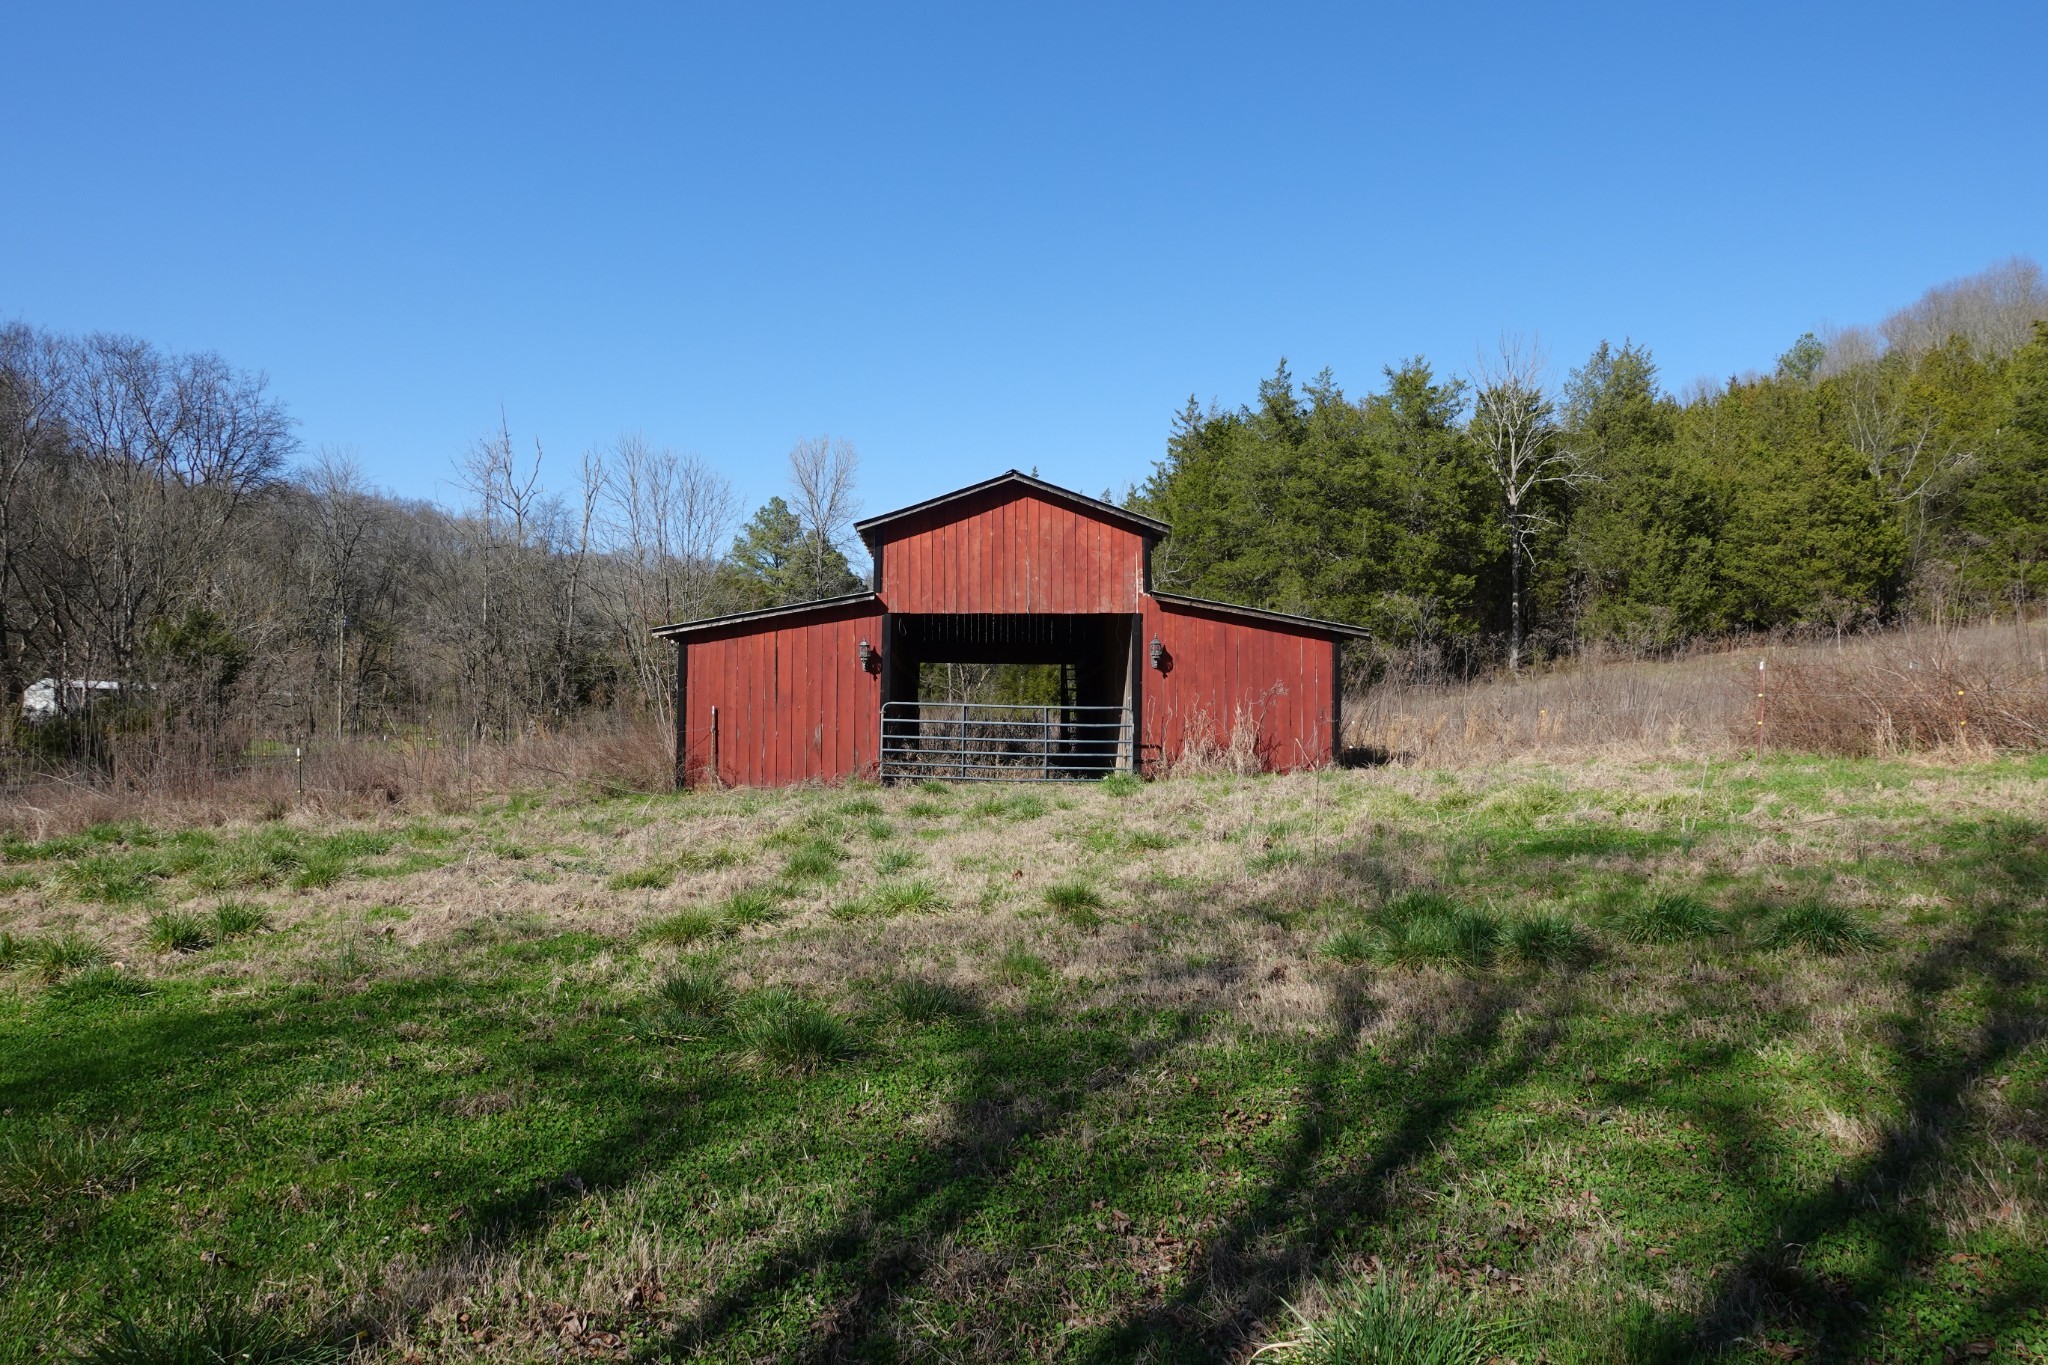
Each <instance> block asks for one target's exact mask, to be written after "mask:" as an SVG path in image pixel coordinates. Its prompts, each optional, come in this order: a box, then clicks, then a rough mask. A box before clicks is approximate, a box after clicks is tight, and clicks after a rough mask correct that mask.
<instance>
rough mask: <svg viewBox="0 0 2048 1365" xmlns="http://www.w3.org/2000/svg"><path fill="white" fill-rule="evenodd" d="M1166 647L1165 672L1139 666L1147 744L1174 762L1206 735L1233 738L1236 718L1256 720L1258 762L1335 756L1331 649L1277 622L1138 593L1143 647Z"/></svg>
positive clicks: (1149, 751) (1298, 764)
mask: <svg viewBox="0 0 2048 1365" xmlns="http://www.w3.org/2000/svg"><path fill="white" fill-rule="evenodd" d="M1155 637H1156V638H1157V639H1158V640H1159V642H1160V643H1161V644H1162V645H1164V646H1165V647H1166V652H1167V654H1168V655H1169V656H1170V658H1171V660H1172V667H1171V668H1170V669H1169V670H1166V671H1161V670H1159V669H1155V668H1152V667H1150V660H1149V658H1148V660H1147V667H1146V668H1145V671H1144V679H1143V687H1144V700H1143V707H1144V716H1143V726H1144V732H1145V733H1144V744H1145V753H1146V755H1147V756H1148V757H1152V756H1156V757H1158V758H1160V759H1164V760H1165V761H1166V762H1168V763H1171V762H1172V761H1173V760H1174V759H1176V758H1178V757H1180V755H1181V753H1182V751H1183V749H1184V748H1185V746H1186V745H1188V744H1189V743H1190V742H1198V741H1199V740H1200V739H1201V738H1203V737H1204V736H1205V735H1206V737H1208V738H1210V739H1213V740H1214V741H1215V742H1216V743H1217V744H1219V745H1227V744H1228V743H1229V742H1230V733H1231V729H1232V727H1233V726H1234V725H1235V724H1237V723H1238V718H1239V717H1240V716H1242V717H1244V718H1245V719H1246V720H1248V721H1250V722H1251V723H1252V724H1253V725H1255V727H1256V730H1257V735H1258V751H1259V757H1260V759H1261V761H1262V764H1263V766H1265V767H1266V768H1269V769H1272V770H1274V771H1279V772H1286V771H1288V770H1290V769H1294V768H1304V767H1312V766H1314V765H1316V764H1319V763H1328V762H1331V761H1332V760H1334V759H1335V758H1336V756H1337V734H1336V722H1337V714H1336V712H1337V694H1336V679H1337V646H1336V644H1335V643H1333V642H1332V641H1331V639H1330V637H1328V636H1327V635H1314V634H1310V633H1308V632H1307V631H1305V630H1303V629H1300V628H1297V627H1292V626H1288V625H1285V624H1283V623H1280V622H1269V621H1251V620H1246V619H1244V618H1242V617H1233V616H1230V615H1228V614H1225V613H1222V612H1209V611H1203V610H1201V609H1200V608H1194V607H1181V606H1169V605H1167V604H1164V603H1161V602H1158V601H1156V600H1154V599H1153V598H1151V597H1147V598H1145V643H1146V646H1147V648H1149V647H1150V644H1151V642H1152V640H1153V639H1154V638H1155Z"/></svg>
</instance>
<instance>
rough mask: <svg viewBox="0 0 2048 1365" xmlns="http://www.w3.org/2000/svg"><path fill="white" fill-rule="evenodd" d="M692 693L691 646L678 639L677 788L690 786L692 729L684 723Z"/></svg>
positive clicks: (681, 788)
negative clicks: (689, 697)
mask: <svg viewBox="0 0 2048 1365" xmlns="http://www.w3.org/2000/svg"><path fill="white" fill-rule="evenodd" d="M688 694H690V647H688V645H684V643H682V641H676V790H678V792H680V790H684V788H686V786H690V729H688V726H686V724H684V716H686V714H688V712H686V706H688Z"/></svg>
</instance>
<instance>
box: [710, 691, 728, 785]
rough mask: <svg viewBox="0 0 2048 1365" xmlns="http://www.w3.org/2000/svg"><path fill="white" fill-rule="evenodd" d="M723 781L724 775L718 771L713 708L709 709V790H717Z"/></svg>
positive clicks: (715, 709) (715, 721) (716, 713)
mask: <svg viewBox="0 0 2048 1365" xmlns="http://www.w3.org/2000/svg"><path fill="white" fill-rule="evenodd" d="M724 780H725V775H724V774H723V773H721V772H719V770H718V708H717V707H715V706H714V707H712V708H711V789H712V790H713V791H716V790H718V788H719V787H720V786H721V785H722V784H723V783H724Z"/></svg>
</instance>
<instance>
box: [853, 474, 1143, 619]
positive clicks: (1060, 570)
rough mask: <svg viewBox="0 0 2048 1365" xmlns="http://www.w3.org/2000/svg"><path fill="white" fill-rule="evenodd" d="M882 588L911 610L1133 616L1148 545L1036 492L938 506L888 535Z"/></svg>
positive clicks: (993, 494)
mask: <svg viewBox="0 0 2048 1365" xmlns="http://www.w3.org/2000/svg"><path fill="white" fill-rule="evenodd" d="M879 543H880V545H881V549H882V581H881V583H880V584H878V585H877V591H878V592H880V593H881V595H882V599H883V600H884V601H886V602H887V603H888V604H889V610H891V611H902V612H1131V611H1136V610H1137V609H1138V596H1139V593H1138V585H1139V583H1140V581H1141V575H1142V573H1143V566H1144V554H1145V538H1144V537H1143V536H1142V535H1140V534H1138V533H1137V532H1136V531H1133V530H1131V529H1130V528H1129V527H1127V526H1120V525H1118V524H1117V523H1115V522H1113V521H1109V520H1106V519H1104V518H1101V517H1098V516H1095V515H1092V514H1090V513H1088V512H1086V511H1083V510H1081V509H1079V508H1075V507H1069V506H1066V505H1064V504H1062V503H1059V502H1056V501H1054V500H1053V499H1050V498H1047V497H1044V496H1041V495H1039V494H1037V493H1035V492H1031V491H1029V490H1021V489H1017V488H998V489H991V490H990V491H989V493H988V494H987V495H985V496H984V497H980V498H975V499H971V500H967V501H963V502H959V503H949V504H947V505H946V506H943V507H936V508H933V509H932V510H931V511H930V512H929V513H926V514H925V515H923V516H919V517H908V518H905V519H904V520H903V521H901V522H898V523H894V524H892V525H890V526H888V527H887V528H885V529H884V530H883V532H882V533H881V536H880V537H879Z"/></svg>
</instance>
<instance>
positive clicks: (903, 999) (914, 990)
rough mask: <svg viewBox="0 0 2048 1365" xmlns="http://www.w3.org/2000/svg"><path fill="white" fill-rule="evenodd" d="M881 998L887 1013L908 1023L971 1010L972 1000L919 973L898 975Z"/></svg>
mask: <svg viewBox="0 0 2048 1365" xmlns="http://www.w3.org/2000/svg"><path fill="white" fill-rule="evenodd" d="M884 999H885V1000H886V1002H887V1004H888V1007H889V1010H890V1012H891V1013H893V1014H894V1015H895V1016H896V1017H897V1018H899V1019H901V1020H903V1021H904V1022H905V1023H910V1024H930V1023H936V1022H938V1021H939V1020H941V1019H958V1018H964V1017H966V1016H968V1015H971V1014H973V1013H974V1001H973V1000H972V999H970V998H969V997H968V996H967V995H966V994H965V993H964V992H962V991H960V990H958V989H956V988H955V987H952V986H949V985H947V984H945V983H944V982H941V981H933V980H931V979H929V978H927V977H922V976H905V977H898V978H897V979H896V980H894V981H892V982H890V983H889V987H888V990H887V991H886V992H885V994H884Z"/></svg>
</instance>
